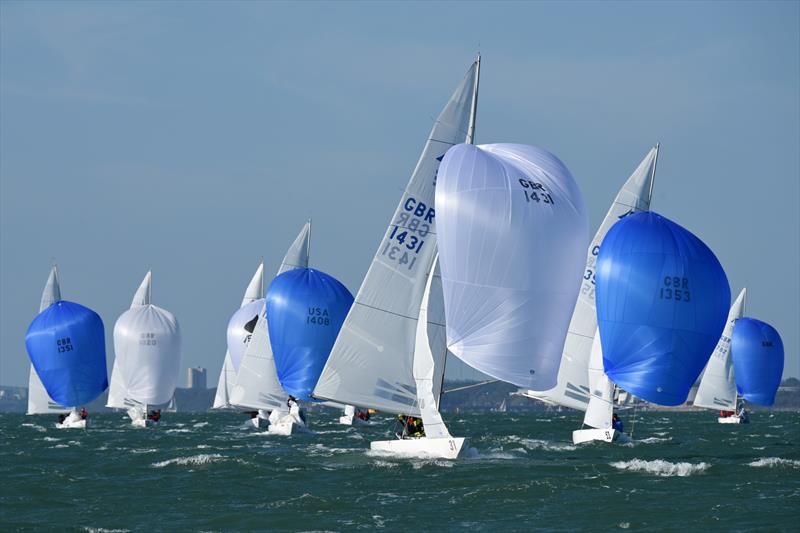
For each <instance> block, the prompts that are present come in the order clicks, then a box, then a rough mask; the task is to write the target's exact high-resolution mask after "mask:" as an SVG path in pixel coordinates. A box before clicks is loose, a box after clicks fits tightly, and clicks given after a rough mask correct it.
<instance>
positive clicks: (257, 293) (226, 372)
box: [211, 261, 264, 409]
mask: <svg viewBox="0 0 800 533" xmlns="http://www.w3.org/2000/svg"><path fill="white" fill-rule="evenodd" d="M263 300H264V262H263V261H261V263H260V264H259V265H258V268H257V269H256V272H255V274H253V277H252V278H251V279H250V283H249V284H248V285H247V289H245V291H244V297H243V298H242V303H241V304H240V305H239V310H238V311H237V312H236V314H235V315H238V314H241V315H244V316H246V315H247V314H248V313H244V312H242V309H244V308H245V307H246V306H248V305H249V304H253V303H254V302H259V301H260V302H261V305H262V306H263V305H264V301H263ZM259 309H260V307H259ZM235 315H234V316H235ZM257 316H258V310H256V312H255V314H254V315H253V317H257ZM253 317H250V318H248V319H246V321H245V322H244V324H242V325H241V328H234V331H239V332H240V333H241V331H242V330H245V336H243V337H240V338H239V339H234V340H233V343H234V344H235V345H236V346H237V348H241V356H242V357H243V356H244V349H245V348H246V346H247V344H249V343H250V338H251V337H252V333H253V328H254V327H255V323H254V322H253V323H252V326H249V324H251V322H252V318H253ZM231 322H233V318H231V321H230V322H229V323H228V335H227V336H228V344H231V338H230V337H231V333H232V332H231V329H232V328H231ZM239 322H240V321H237V325H238V323H239ZM248 326H249V332H248V331H246V329H245V328H248ZM237 371H238V365H236V366H234V363H233V360H232V359H231V352H230V349H228V350H226V351H225V360H224V362H223V364H222V370H221V371H220V373H219V382H218V383H217V393H216V394H215V395H214V404H213V405H212V407H211V408H212V409H231V408H233V406H232V405H231V403H230V395H231V389H232V388H233V385H234V383H235V382H236V372H237Z"/></svg>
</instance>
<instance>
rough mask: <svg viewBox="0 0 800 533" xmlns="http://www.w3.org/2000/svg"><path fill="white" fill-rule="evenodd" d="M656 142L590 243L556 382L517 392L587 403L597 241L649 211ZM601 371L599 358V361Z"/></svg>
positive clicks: (594, 330)
mask: <svg viewBox="0 0 800 533" xmlns="http://www.w3.org/2000/svg"><path fill="white" fill-rule="evenodd" d="M658 152H659V145H658V144H656V145H655V146H654V147H653V148H651V149H650V151H649V152H648V153H647V155H646V156H645V157H644V159H642V161H641V162H640V163H639V165H638V166H637V167H636V169H635V170H634V171H633V173H632V174H631V175H630V177H629V178H628V179H627V180H626V181H625V184H624V185H623V186H622V188H621V189H620V190H619V192H618V193H617V196H616V197H615V198H614V201H613V203H612V204H611V207H610V208H609V210H608V213H606V216H605V218H604V219H603V222H602V223H601V224H600V227H599V228H598V229H597V233H595V235H594V239H592V242H591V243H590V244H589V249H588V251H587V254H586V270H585V272H584V274H583V280H582V281H581V288H580V292H579V293H578V299H577V302H576V303H575V309H574V311H573V312H572V319H571V320H570V323H569V330H568V331H567V338H566V341H565V342H564V349H563V353H562V356H561V364H560V366H559V370H558V383H557V384H556V386H555V387H553V388H551V389H549V390H546V391H534V390H530V389H520V390H519V391H518V393H519V394H520V395H522V396H527V397H529V398H533V399H535V400H540V401H543V402H545V403H549V404H551V405H559V406H564V407H570V408H572V409H578V410H580V411H585V410H586V409H587V407H588V405H589V396H590V392H591V391H590V386H591V385H592V384H594V383H595V382H596V380H597V378H598V377H599V375H595V376H594V377H591V376H590V375H591V373H592V372H591V370H590V369H589V360H590V356H591V353H592V344H593V342H594V339H598V342H599V338H598V336H597V311H596V309H595V270H596V269H595V263H596V261H597V255H598V254H599V253H600V244H601V243H602V242H603V238H605V236H606V233H608V230H609V229H611V226H613V225H614V223H615V222H617V221H618V220H620V219H622V218H625V217H626V216H628V215H630V214H632V213H636V212H639V211H648V210H649V209H650V203H651V201H652V197H653V185H654V183H655V174H656V163H657V162H658ZM600 365H601V366H600V370H601V373H602V359H601V360H600Z"/></svg>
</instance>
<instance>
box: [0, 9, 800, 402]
mask: <svg viewBox="0 0 800 533" xmlns="http://www.w3.org/2000/svg"><path fill="white" fill-rule="evenodd" d="M799 28H800V3H798V2H775V3H771V2H758V3H748V2H731V3H725V2H710V3H705V2H686V3H682V2H641V3H636V2H622V3H605V2H604V3H599V2H598V3H595V2H588V3H582V2H566V3H549V2H530V3H517V2H512V3H501V2H490V3H481V2H469V3H456V2H445V3H428V2H426V3H415V2H404V3H389V2H385V3H376V4H370V3H362V2H356V3H346V2H340V3H332V2H331V3H314V2H301V3H280V2H269V3H266V2H265V3H259V2H241V3H236V2H226V3H224V4H223V3H214V2H203V3H199V2H197V3H195V2H158V3H157V2H104V3H100V2H97V3H81V2H56V3H47V2H25V3H17V2H9V1H3V2H0V292H1V293H2V295H1V296H0V384H3V385H25V384H27V375H28V365H29V363H28V359H27V357H26V353H25V346H24V340H25V332H26V329H27V327H28V324H29V323H30V321H31V320H32V319H33V318H34V317H35V315H36V313H37V312H38V305H39V299H40V296H41V292H42V288H43V287H44V284H45V281H46V279H47V275H48V273H49V270H50V265H51V264H52V262H53V261H56V262H57V263H58V267H59V271H60V275H61V289H62V296H63V297H64V298H65V299H68V300H72V301H78V302H80V303H82V304H84V305H87V306H89V307H91V308H92V309H94V310H95V311H97V312H98V313H99V314H100V315H101V316H102V318H103V320H104V322H105V327H106V337H107V339H106V341H107V346H108V356H109V368H110V361H111V357H112V354H113V346H112V342H111V334H112V331H113V325H114V322H115V320H116V319H117V317H118V316H119V315H120V314H121V313H122V312H123V311H124V310H126V309H127V308H128V306H129V305H130V300H131V298H132V296H133V293H134V291H135V290H136V288H137V287H138V285H139V283H140V282H141V280H142V278H143V277H144V275H145V273H146V272H147V270H148V269H152V270H153V293H152V294H153V303H155V304H157V305H159V306H161V307H164V308H166V309H168V310H170V311H172V312H173V313H175V315H176V316H177V317H178V320H179V321H180V323H181V329H182V333H183V356H182V357H183V359H182V367H187V366H203V367H207V368H208V369H209V379H208V381H209V385H210V386H213V385H214V384H216V380H217V376H218V373H219V369H220V367H221V365H222V360H223V357H224V354H225V329H226V325H227V322H228V319H229V317H230V315H231V314H232V313H233V312H234V311H235V310H236V309H237V307H238V305H239V303H240V301H241V298H242V293H243V291H244V289H245V286H246V285H247V282H248V281H249V279H250V277H251V275H252V274H253V271H254V270H255V268H256V267H257V265H258V262H259V260H260V258H261V257H263V258H264V261H265V263H266V271H267V272H273V271H276V270H277V268H278V265H279V263H280V260H281V258H282V257H283V254H284V253H285V251H286V248H287V247H288V246H289V244H290V243H291V242H292V240H293V239H294V237H295V235H296V234H297V232H298V231H299V230H300V228H301V226H302V225H303V223H304V222H305V221H306V219H308V218H313V222H314V228H313V237H312V251H311V264H312V266H313V267H315V268H319V269H320V270H323V271H325V272H328V273H329V274H331V275H333V276H335V277H336V278H338V279H339V280H341V281H342V282H343V283H344V284H345V285H346V286H347V287H348V288H349V289H350V290H351V292H353V294H355V293H356V292H357V290H358V287H359V285H360V283H361V280H362V278H363V276H364V274H365V273H366V270H367V268H368V266H369V263H370V261H371V259H372V256H373V254H374V253H375V250H376V249H377V246H378V243H379V241H380V239H381V237H382V236H383V232H384V231H385V228H386V226H387V224H388V222H389V220H390V218H391V215H392V213H393V212H394V209H395V207H396V205H397V202H398V200H399V198H400V195H401V193H402V190H403V188H404V186H405V184H406V183H407V181H408V178H409V177H410V175H411V171H412V170H413V168H414V166H415V164H416V162H417V158H418V157H419V153H420V151H421V150H422V147H423V144H424V142H425V139H426V137H427V134H428V132H429V130H430V128H431V125H432V122H433V119H434V117H435V116H436V115H437V114H438V113H439V111H440V109H441V107H442V106H443V105H444V104H445V102H446V100H447V98H448V97H449V95H450V94H451V93H452V91H453V90H454V89H455V87H456V86H457V85H458V83H459V82H460V81H461V79H462V77H463V75H464V73H465V72H466V70H467V68H468V67H469V65H470V64H471V62H472V61H473V58H474V57H475V55H476V53H477V52H478V51H480V53H481V55H482V66H481V85H480V97H479V103H478V114H477V128H476V142H477V143H489V142H516V143H525V144H533V145H536V146H540V147H543V148H546V149H548V150H550V151H551V152H553V153H555V154H556V155H558V157H559V158H561V159H562V160H563V161H564V162H565V163H566V165H567V166H568V167H569V169H570V170H571V172H572V174H573V175H574V176H575V179H576V181H577V182H578V184H579V185H580V187H581V189H582V191H583V195H584V198H585V201H586V204H587V208H588V213H589V222H590V227H591V228H592V229H591V231H592V233H593V232H594V230H595V229H596V228H597V226H598V225H599V223H600V221H601V219H602V217H603V216H604V215H605V212H606V210H607V209H608V207H609V205H610V203H611V201H612V200H613V198H614V196H615V194H616V192H617V190H618V189H619V187H620V186H621V185H622V183H623V182H624V181H625V179H626V178H627V177H628V176H629V175H630V173H631V172H632V171H633V170H634V168H636V166H637V165H638V163H639V161H640V160H641V159H642V158H643V157H644V156H645V154H646V153H647V151H648V150H649V149H650V147H651V146H652V145H654V144H655V143H656V142H661V152H660V156H659V161H658V171H657V176H656V183H655V189H654V198H653V204H652V208H653V210H655V211H657V212H659V213H661V214H663V215H665V216H667V217H669V218H671V219H672V220H675V221H676V222H678V223H680V224H681V225H683V226H684V227H686V228H688V229H689V230H691V231H692V232H694V233H695V234H696V235H698V236H699V237H700V238H701V239H702V240H703V241H704V242H706V243H707V244H708V245H709V246H710V247H711V249H712V250H713V251H714V252H715V253H716V255H717V257H718V258H719V259H720V261H721V263H722V265H723V266H724V268H725V270H726V272H727V276H728V279H729V281H730V285H731V291H732V293H733V294H734V296H735V295H736V294H738V292H739V290H740V289H741V288H742V287H744V286H746V287H747V288H748V302H747V314H748V315H750V316H754V317H757V318H759V319H761V320H764V321H767V322H769V323H771V324H773V325H774V326H775V327H776V328H777V329H778V331H779V332H780V334H781V336H782V337H783V341H784V345H785V350H786V364H785V369H784V376H786V377H788V376H800V336H799V334H798V331H799V330H800V309H799V308H800V281H799V279H800V215H799V214H798V213H799V212H800V207H799V206H800V188H799V184H800V150H799V149H798V147H799V146H800V29H799ZM184 373H185V371H184ZM470 376H471V375H470V373H469V371H468V370H465V369H464V367H463V365H459V364H451V363H449V362H448V377H451V378H465V377H470ZM184 379H185V377H184V376H181V382H183V380H184Z"/></svg>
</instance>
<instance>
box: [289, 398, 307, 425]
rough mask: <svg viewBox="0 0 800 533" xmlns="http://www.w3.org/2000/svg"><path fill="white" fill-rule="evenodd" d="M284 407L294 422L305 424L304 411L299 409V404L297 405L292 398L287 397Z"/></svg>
mask: <svg viewBox="0 0 800 533" xmlns="http://www.w3.org/2000/svg"><path fill="white" fill-rule="evenodd" d="M286 406H287V407H288V408H289V414H290V415H292V416H293V417H294V418H295V420H299V421H300V422H302V423H303V424H305V423H306V413H305V410H304V409H301V408H300V404H298V403H297V399H296V398H295V397H294V396H289V399H288V400H286Z"/></svg>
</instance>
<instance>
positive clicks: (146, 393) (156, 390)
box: [112, 272, 181, 405]
mask: <svg viewBox="0 0 800 533" xmlns="http://www.w3.org/2000/svg"><path fill="white" fill-rule="evenodd" d="M149 280H150V273H149V272H148V274H147V276H145V280H144V281H143V282H142V286H146V285H149ZM139 289H140V290H139V291H137V292H136V294H137V297H135V298H134V300H133V302H132V303H131V307H130V309H128V310H127V311H125V312H124V313H122V315H120V317H119V318H118V319H117V323H116V324H115V325H114V352H115V354H116V360H115V361H114V364H115V366H116V370H117V371H118V372H119V375H120V377H121V382H122V383H124V391H125V393H124V397H125V400H130V401H132V402H134V403H139V404H150V405H157V404H163V403H166V402H168V401H169V400H170V398H172V396H173V394H175V387H176V386H177V383H178V374H179V371H180V361H181V352H180V348H181V336H180V328H179V326H178V321H177V319H176V318H175V315H173V314H172V313H170V312H169V311H167V310H165V309H162V308H160V307H158V306H156V305H153V304H152V303H146V304H142V302H143V301H146V302H149V301H150V298H149V296H148V298H147V299H146V300H143V299H141V298H140V297H139V296H140V291H141V289H142V287H140V288H139ZM147 292H148V294H149V290H148V291H147ZM112 381H114V376H112ZM115 392H116V391H115ZM125 400H123V401H125Z"/></svg>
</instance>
